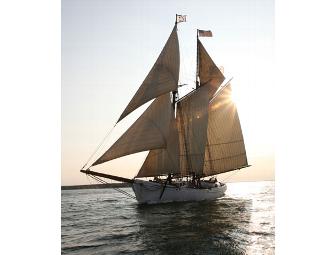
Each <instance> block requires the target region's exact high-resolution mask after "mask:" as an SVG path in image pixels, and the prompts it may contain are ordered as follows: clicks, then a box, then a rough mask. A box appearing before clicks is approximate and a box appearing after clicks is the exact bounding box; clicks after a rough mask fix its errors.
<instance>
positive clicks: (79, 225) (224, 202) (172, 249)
mask: <svg viewBox="0 0 336 255" xmlns="http://www.w3.org/2000/svg"><path fill="white" fill-rule="evenodd" d="M127 191H128V192H130V193H131V190H129V189H128V190H127ZM62 254H71V255H75V254H81V255H86V254H99V255H102V254H109V255H110V254H239V255H240V254H274V184H273V182H260V183H234V184H228V191H227V195H226V197H224V198H221V199H218V200H216V201H210V202H209V201H203V202H188V203H167V204H161V205H138V204H137V203H136V202H135V201H134V200H130V199H124V197H123V196H122V195H121V194H119V193H117V192H116V191H114V190H112V189H101V190H99V189H96V190H66V191H62Z"/></svg>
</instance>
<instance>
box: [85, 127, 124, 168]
mask: <svg viewBox="0 0 336 255" xmlns="http://www.w3.org/2000/svg"><path fill="white" fill-rule="evenodd" d="M117 123H118V122H116V123H115V124H114V126H113V127H112V128H111V129H110V130H109V131H108V133H107V134H106V135H105V137H104V138H103V140H102V141H101V143H100V144H99V145H98V147H97V148H96V150H95V151H94V152H93V153H92V154H91V156H90V157H89V159H88V160H87V161H86V163H85V164H84V166H83V167H82V169H81V170H83V169H84V168H85V167H86V165H87V164H88V163H89V161H90V160H91V159H92V157H93V156H94V155H95V154H96V153H97V151H98V150H99V149H100V147H101V146H102V145H103V143H104V142H105V141H106V139H107V137H108V136H109V135H110V134H111V133H112V130H113V129H114V127H115V126H116V125H117Z"/></svg>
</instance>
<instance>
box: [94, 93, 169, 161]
mask: <svg viewBox="0 0 336 255" xmlns="http://www.w3.org/2000/svg"><path fill="white" fill-rule="evenodd" d="M172 112H173V108H172V105H171V101H170V95H169V93H167V94H164V95H162V96H160V97H158V98H157V99H155V100H154V102H153V103H152V104H151V105H150V106H149V107H148V109H147V110H146V111H145V112H144V113H143V114H142V115H141V116H140V117H139V118H138V119H137V120H136V122H134V123H133V125H132V126H131V127H130V128H129V129H128V130H127V131H126V132H125V133H124V134H123V135H122V136H121V137H120V138H119V139H118V140H117V141H116V142H115V143H114V144H113V145H112V146H111V147H110V148H109V149H108V150H107V151H106V152H105V153H104V154H103V155H102V156H101V157H100V158H99V159H98V160H97V161H96V162H95V163H93V165H98V164H102V163H104V162H106V161H109V160H112V159H115V158H119V157H122V156H126V155H129V154H133V153H136V152H140V151H146V150H151V149H159V148H164V147H166V145H167V138H168V133H169V124H170V122H171V116H172Z"/></svg>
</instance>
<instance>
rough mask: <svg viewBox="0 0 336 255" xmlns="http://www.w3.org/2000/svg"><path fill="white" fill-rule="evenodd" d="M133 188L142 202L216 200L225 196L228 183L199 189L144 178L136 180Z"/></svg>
mask: <svg viewBox="0 0 336 255" xmlns="http://www.w3.org/2000/svg"><path fill="white" fill-rule="evenodd" d="M132 188H133V191H134V193H135V196H136V199H137V200H138V202H139V203H140V204H158V203H168V202H182V201H203V200H214V199H217V198H220V197H223V196H224V195H225V191H226V185H225V184H222V183H218V185H217V187H213V188H209V189H199V188H192V187H187V186H186V185H185V186H181V187H179V188H178V187H176V186H173V185H168V184H167V185H166V186H165V185H164V184H160V183H157V182H150V181H143V180H135V181H134V183H133V184H132Z"/></svg>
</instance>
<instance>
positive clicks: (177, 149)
mask: <svg viewBox="0 0 336 255" xmlns="http://www.w3.org/2000/svg"><path fill="white" fill-rule="evenodd" d="M185 21H186V16H185V15H176V21H175V25H174V27H173V30H172V32H171V34H170V36H169V38H168V40H167V42H166V44H165V45H164V47H163V49H162V51H161V53H160V55H159V57H158V58H157V60H156V62H155V64H154V65H153V67H152V69H151V70H150V71H149V73H148V75H147V77H146V78H145V79H144V81H143V82H142V84H141V86H140V87H139V89H138V90H137V92H136V93H135V95H134V96H133V98H132V99H131V100H130V102H129V104H128V105H127V107H126V109H125V110H124V111H123V112H122V114H121V116H120V118H119V120H118V122H119V121H121V120H122V119H124V118H125V117H126V116H128V115H129V114H130V113H132V112H133V111H134V110H136V109H137V108H139V107H140V106H142V105H143V104H145V103H147V102H149V101H151V100H153V99H154V100H153V102H152V103H151V104H150V106H149V107H148V108H147V109H146V110H145V111H144V112H143V114H142V115H141V116H140V117H139V118H138V119H137V120H136V121H135V122H134V123H133V124H132V125H131V126H130V127H129V128H128V130H127V131H126V132H125V133H124V134H123V135H122V136H121V137H120V138H119V139H118V140H117V141H116V142H115V143H114V144H113V145H112V146H111V147H110V148H109V149H108V150H106V151H105V152H104V153H103V154H102V155H101V156H100V157H99V158H98V159H96V160H95V161H94V162H93V164H91V165H90V166H87V165H85V166H84V167H83V168H82V169H81V170H80V172H82V173H85V174H87V175H89V176H91V177H93V178H95V179H96V180H98V181H101V180H102V179H101V178H105V179H106V178H107V179H112V180H115V181H120V182H128V183H131V185H132V189H133V191H134V193H135V197H136V199H137V201H138V202H139V203H165V202H174V201H201V200H213V199H217V198H220V197H223V196H224V195H225V191H226V189H227V187H226V184H225V183H222V182H219V181H217V179H216V175H217V174H221V173H226V172H230V171H234V170H238V169H241V168H245V167H248V166H249V165H248V162H247V157H246V150H245V145H244V138H243V133H242V129H241V125H240V121H239V117H238V112H237V107H236V105H235V104H234V102H233V101H232V99H231V84H230V82H231V80H229V81H227V82H226V79H225V77H224V74H223V73H222V71H221V70H220V69H219V68H218V67H217V66H216V64H215V63H214V62H213V60H212V59H211V57H210V56H209V54H208V53H207V51H206V50H205V48H204V46H203V44H202V42H201V41H200V37H211V36H212V32H211V31H205V30H197V53H196V54H197V56H196V79H195V83H196V88H195V89H193V90H192V91H191V92H189V93H188V94H186V95H184V96H183V97H179V88H180V86H181V85H179V83H178V81H179V72H180V50H179V40H178V34H177V26H178V23H180V22H185ZM118 122H117V123H118ZM142 151H149V153H148V155H147V157H146V159H145V161H144V163H143V165H142V166H141V167H140V169H139V171H138V173H137V175H136V176H135V177H134V178H133V179H128V178H124V177H121V176H114V175H109V174H106V173H101V172H97V171H94V170H92V169H93V168H94V167H95V166H96V165H100V164H103V163H105V162H108V161H110V160H113V159H117V158H120V157H123V156H126V155H130V154H134V153H138V152H142ZM145 177H146V178H145Z"/></svg>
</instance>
